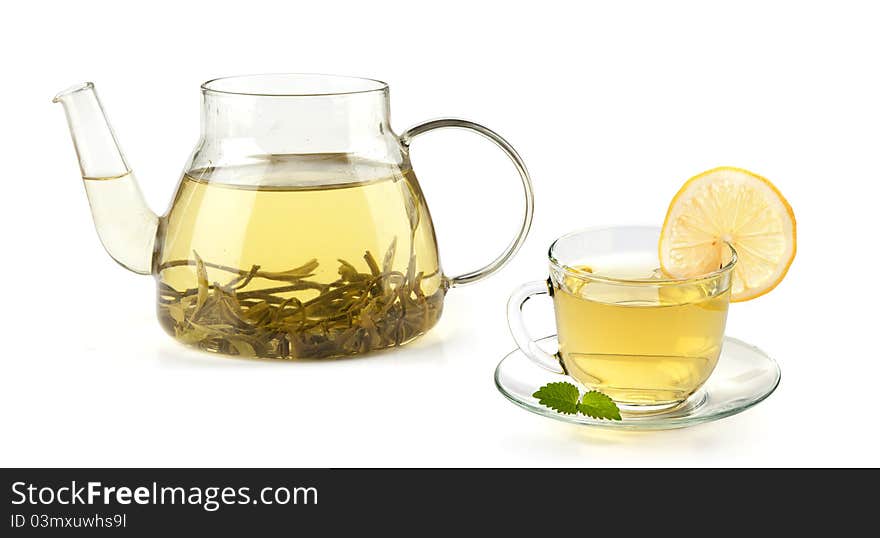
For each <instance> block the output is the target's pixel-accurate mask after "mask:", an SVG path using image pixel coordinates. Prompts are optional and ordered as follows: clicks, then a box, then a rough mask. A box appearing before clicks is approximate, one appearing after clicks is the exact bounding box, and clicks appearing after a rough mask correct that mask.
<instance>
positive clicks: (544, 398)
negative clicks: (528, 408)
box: [532, 382, 580, 415]
mask: <svg viewBox="0 0 880 538" xmlns="http://www.w3.org/2000/svg"><path fill="white" fill-rule="evenodd" d="M579 396H580V391H578V389H577V387H575V386H574V385H572V384H571V383H565V382H559V383H547V384H546V385H544V386H543V387H541V388H540V389H538V391H537V392H535V393H534V394H532V397H534V398H537V399H538V403H539V404H541V405H545V406H547V407H549V408H550V409H553V410H554V411H559V412H560V413H565V414H567V415H573V414H575V413H577V412H578V397H579Z"/></svg>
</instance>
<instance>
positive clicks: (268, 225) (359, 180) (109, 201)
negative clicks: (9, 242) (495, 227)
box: [54, 74, 534, 359]
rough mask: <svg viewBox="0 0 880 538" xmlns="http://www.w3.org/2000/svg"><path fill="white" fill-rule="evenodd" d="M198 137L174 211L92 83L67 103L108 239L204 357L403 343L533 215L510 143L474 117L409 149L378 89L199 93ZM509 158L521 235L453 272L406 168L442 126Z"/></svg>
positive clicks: (239, 81) (321, 80)
mask: <svg viewBox="0 0 880 538" xmlns="http://www.w3.org/2000/svg"><path fill="white" fill-rule="evenodd" d="M201 89H202V92H201V97H202V106H201V133H200V136H199V140H198V143H197V144H196V146H195V149H194V150H193V152H192V153H191V156H190V158H189V160H188V161H187V164H186V166H185V167H184V173H183V176H182V178H181V180H180V182H179V184H178V187H177V191H176V193H175V195H174V198H173V201H172V203H171V206H170V208H169V210H168V212H167V213H166V214H165V215H163V216H161V217H160V216H159V215H156V214H155V213H154V212H153V211H152V210H150V208H149V207H148V205H147V204H146V202H145V201H144V198H143V195H142V194H141V191H140V188H139V187H138V183H137V181H136V179H135V175H134V172H133V171H132V170H131V168H130V167H129V165H128V162H127V161H126V159H125V157H124V156H123V154H122V151H121V149H120V148H119V143H118V142H117V139H116V135H115V133H114V132H113V129H112V128H111V126H110V123H109V121H108V120H107V116H106V114H105V113H104V109H103V106H102V105H101V102H100V100H99V99H98V96H97V93H96V92H95V87H94V84H92V83H90V82H88V83H83V84H79V85H76V86H72V87H70V88H68V89H66V90H64V91H62V92H60V93H59V94H58V95H56V96H55V99H54V101H55V102H59V103H61V104H62V105H63V106H64V110H65V114H66V116H67V120H68V125H69V127H70V133H71V137H72V139H73V143H74V146H75V147H76V153H77V157H78V160H79V165H80V169H81V172H82V178H83V180H84V183H85V189H86V194H87V196H88V199H89V204H90V206H91V210H92V217H93V219H94V222H95V228H96V230H97V232H98V235H99V236H100V238H101V242H102V244H103V245H104V247H105V249H106V250H107V253H108V254H110V256H111V257H112V258H113V259H114V260H116V261H117V262H118V263H119V264H120V265H122V266H123V267H125V268H127V269H129V270H131V271H133V272H135V273H138V274H152V275H153V276H154V277H155V279H156V280H157V285H158V293H157V303H158V316H159V321H160V323H161V325H162V327H163V328H164V329H165V330H166V331H167V332H168V333H169V334H170V335H171V336H173V337H174V338H176V339H177V340H178V341H180V342H182V343H184V344H188V345H192V346H196V347H199V348H201V349H203V350H206V351H212V352H218V353H225V354H230V355H238V356H248V357H263V358H277V359H323V358H328V357H339V356H347V355H355V354H361V353H366V352H369V351H373V350H378V349H383V348H388V347H394V346H399V345H401V344H404V343H406V342H409V341H410V340H413V339H414V338H416V337H418V336H419V335H422V334H424V333H425V332H426V331H428V330H429V329H430V328H431V327H433V326H434V324H436V323H437V321H438V319H439V318H440V314H441V312H442V310H443V299H444V296H445V294H446V292H447V290H448V289H450V288H452V287H456V286H464V285H467V284H471V283H474V282H477V281H479V280H481V279H483V278H486V277H487V276H489V275H491V274H493V273H495V272H496V271H498V270H499V269H500V268H501V267H503V266H504V264H506V263H507V262H508V261H509V260H510V259H511V258H512V257H513V255H514V254H515V253H516V251H517V250H518V249H519V247H520V246H521V245H522V243H523V241H524V240H525V237H526V235H527V233H528V230H529V227H530V225H531V221H532V214H533V207H534V205H533V196H532V187H531V180H530V178H529V175H528V172H527V170H526V168H525V164H524V163H523V162H522V159H521V158H520V157H519V155H518V154H517V152H516V151H515V150H514V149H513V147H511V146H510V144H509V143H507V141H505V140H504V139H503V138H501V136H499V135H498V134H497V133H495V132H493V131H491V130H489V129H488V128H486V127H484V126H482V125H479V124H476V123H473V122H469V121H465V120H459V119H453V118H444V119H437V120H432V121H429V122H425V123H421V124H418V125H416V126H414V127H412V128H410V129H408V130H407V131H405V132H404V133H403V134H402V135H400V136H397V135H396V134H395V133H394V132H393V131H392V129H391V126H390V114H389V110H390V107H389V100H388V86H387V84H385V83H384V82H380V81H377V80H371V79H363V78H354V77H341V76H332V75H308V74H279V75H249V76H239V77H228V78H221V79H215V80H212V81H208V82H206V83H204V84H203V85H202V88H201ZM447 127H451V128H457V129H465V130H469V131H472V132H475V133H477V134H479V135H481V136H483V137H485V138H487V139H489V140H491V141H492V142H493V143H494V144H495V145H497V146H498V147H499V148H501V149H502V150H503V151H504V152H505V153H506V154H507V156H508V157H509V158H510V159H511V161H512V162H513V164H514V166H515V168H516V170H517V171H518V173H519V176H520V179H521V181H522V186H523V193H524V195H525V211H524V213H523V215H522V221H521V225H520V228H519V232H518V233H517V235H516V236H515V237H514V239H513V240H512V241H511V242H510V243H509V244H508V245H507V247H506V248H505V249H504V250H503V251H502V252H501V253H500V255H498V256H497V257H496V258H495V259H494V260H492V261H491V262H489V263H488V264H487V265H485V266H483V267H481V268H479V269H476V270H474V271H470V272H468V273H464V274H461V275H458V276H453V277H448V276H445V275H444V274H443V271H442V269H441V266H440V259H439V255H438V249H437V241H436V237H435V234H434V226H433V224H432V222H431V215H430V213H429V211H428V206H427V204H426V202H425V198H424V196H423V194H422V189H421V188H420V186H419V183H418V180H417V179H416V176H415V175H414V174H413V171H412V167H411V165H410V161H409V146H410V144H411V143H412V140H413V139H414V138H415V137H416V136H418V135H420V134H423V133H426V132H428V131H431V130H434V129H439V128H447Z"/></svg>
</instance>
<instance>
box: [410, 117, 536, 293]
mask: <svg viewBox="0 0 880 538" xmlns="http://www.w3.org/2000/svg"><path fill="white" fill-rule="evenodd" d="M445 127H453V128H457V129H467V130H470V131H474V132H476V133H477V134H480V135H482V136H483V137H485V138H488V139H489V140H491V141H492V142H494V143H495V145H496V146H498V147H499V148H501V149H502V150H503V151H504V153H506V154H507V156H508V157H510V160H511V161H513V165H514V166H516V170H517V172H519V177H520V179H521V180H522V186H523V192H524V194H525V199H526V210H525V213H524V214H523V219H522V225H521V226H520V228H519V232H518V233H517V235H516V237H515V238H514V239H513V241H511V242H510V244H509V245H508V246H507V248H505V249H504V252H502V253H501V255H499V256H498V257H497V258H495V259H494V260H493V261H492V262H490V263H489V264H487V265H485V266H483V267H481V268H479V269H477V270H476V271H471V272H469V273H465V274H462V275H458V276H454V277H447V278H446V282H447V283H448V286H449V287H450V288H454V287H456V286H464V285H466V284H473V283H474V282H477V281H478V280H482V279H484V278H486V277H487V276H489V275H491V274H492V273H494V272H495V271H498V270H499V269H501V268H502V267H504V265H505V264H507V262H508V261H510V259H511V258H512V257H513V255H514V254H516V251H517V250H519V247H521V246H522V244H523V242H524V241H525V240H526V235H528V233H529V228H531V226H532V215H533V213H534V212H535V196H534V193H533V192H532V180H531V178H530V177H529V171H528V170H527V169H526V164H525V163H524V162H523V160H522V158H521V157H520V156H519V154H518V153H517V152H516V150H515V149H513V146H511V145H510V144H509V143H508V142H507V140H504V139H503V138H501V136H500V135H499V134H498V133H496V132H495V131H493V130H491V129H489V128H487V127H483V126H482V125H480V124H478V123H474V122H472V121H467V120H460V119H455V118H441V119H437V120H431V121H426V122H424V123H420V124H418V125H414V126H413V127H410V128H409V129H407V130H406V131H405V132H404V133H403V134H402V135H400V143H401V144H402V145H403V147H405V148H409V146H410V144H411V143H412V139H413V138H415V137H416V136H418V135H420V134H422V133H426V132H428V131H431V130H434V129H443V128H445Z"/></svg>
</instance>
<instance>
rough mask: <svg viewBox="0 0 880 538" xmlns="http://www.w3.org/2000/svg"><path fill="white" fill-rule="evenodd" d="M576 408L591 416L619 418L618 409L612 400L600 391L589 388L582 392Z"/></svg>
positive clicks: (609, 418)
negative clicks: (589, 389)
mask: <svg viewBox="0 0 880 538" xmlns="http://www.w3.org/2000/svg"><path fill="white" fill-rule="evenodd" d="M577 410H578V411H580V412H581V413H582V414H584V415H587V416H588V417H592V418H600V419H608V420H620V409H618V408H617V404H615V403H614V401H613V400H612V399H611V398H609V397H608V396H606V395H605V394H602V393H601V392H598V391H595V390H591V391H590V392H588V393H586V394H584V397H583V398H582V399H581V401H580V403H579V404H577Z"/></svg>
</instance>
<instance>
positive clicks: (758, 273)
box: [660, 167, 797, 302]
mask: <svg viewBox="0 0 880 538" xmlns="http://www.w3.org/2000/svg"><path fill="white" fill-rule="evenodd" d="M725 243H730V244H731V245H732V246H733V248H734V250H736V254H737V263H736V266H735V267H734V269H733V282H732V284H731V297H730V300H731V301H734V302H737V301H748V300H749V299H754V298H755V297H758V296H761V295H763V294H765V293H767V292H768V291H770V290H772V289H773V288H775V287H776V285H777V284H779V282H780V281H782V278H783V277H784V276H785V273H786V272H787V271H788V268H789V266H790V265H791V262H792V260H793V259H794V254H795V251H796V250H797V240H796V224H795V219H794V213H793V212H792V210H791V206H790V205H788V202H787V201H786V200H785V198H784V197H783V196H782V193H780V192H779V190H778V189H777V188H776V187H775V186H774V185H773V184H772V183H770V182H769V181H768V180H767V179H765V178H763V177H761V176H759V175H757V174H753V173H752V172H749V171H748V170H743V169H740V168H731V167H721V168H715V169H713V170H709V171H707V172H703V173H702V174H700V175H698V176H695V177H693V178H691V179H689V180H688V181H687V183H685V184H684V186H682V188H681V189H680V190H679V191H678V193H677V194H676V195H675V198H673V199H672V202H671V203H670V204H669V211H668V212H667V213H666V220H665V221H664V222H663V231H662V232H661V233H660V267H661V269H662V270H663V271H664V272H665V273H666V274H668V275H669V276H672V277H675V278H689V277H696V276H700V275H703V274H706V273H710V272H712V271H716V270H718V269H719V268H720V267H722V266H723V265H724V264H725V263H727V262H728V261H729V259H728V258H729V256H730V251H729V249H727V248H726V246H725Z"/></svg>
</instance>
